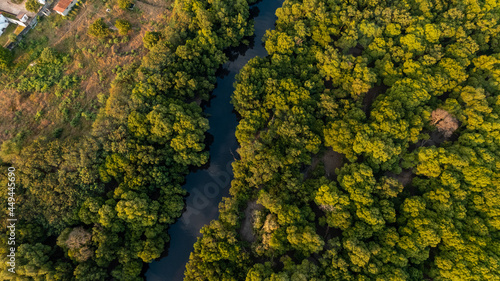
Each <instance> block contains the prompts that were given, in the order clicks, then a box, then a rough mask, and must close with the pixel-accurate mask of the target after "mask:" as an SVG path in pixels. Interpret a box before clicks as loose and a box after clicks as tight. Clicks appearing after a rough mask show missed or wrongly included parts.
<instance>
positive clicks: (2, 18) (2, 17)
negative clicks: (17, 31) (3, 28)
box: [0, 14, 9, 24]
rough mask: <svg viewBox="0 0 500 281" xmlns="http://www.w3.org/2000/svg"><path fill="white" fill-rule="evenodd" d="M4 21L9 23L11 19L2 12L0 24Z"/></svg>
mask: <svg viewBox="0 0 500 281" xmlns="http://www.w3.org/2000/svg"><path fill="white" fill-rule="evenodd" d="M4 22H6V23H9V20H8V19H7V18H6V17H5V16H4V15H2V14H0V24H2V23H4Z"/></svg>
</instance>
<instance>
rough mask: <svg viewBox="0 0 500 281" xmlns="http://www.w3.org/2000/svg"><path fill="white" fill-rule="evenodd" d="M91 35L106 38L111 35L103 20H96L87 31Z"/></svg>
mask: <svg viewBox="0 0 500 281" xmlns="http://www.w3.org/2000/svg"><path fill="white" fill-rule="evenodd" d="M87 32H88V34H89V35H91V36H94V37H100V38H102V37H106V36H108V34H109V28H108V26H107V25H106V23H105V22H104V20H103V19H102V18H98V19H96V20H95V21H94V22H93V23H92V24H91V25H90V26H89V30H88V31H87Z"/></svg>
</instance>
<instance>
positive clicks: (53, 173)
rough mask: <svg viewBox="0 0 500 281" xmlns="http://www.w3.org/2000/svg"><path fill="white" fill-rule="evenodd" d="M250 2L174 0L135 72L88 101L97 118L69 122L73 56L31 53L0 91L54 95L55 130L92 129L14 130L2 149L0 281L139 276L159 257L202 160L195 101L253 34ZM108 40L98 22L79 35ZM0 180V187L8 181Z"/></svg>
mask: <svg viewBox="0 0 500 281" xmlns="http://www.w3.org/2000/svg"><path fill="white" fill-rule="evenodd" d="M248 5H249V3H248V2H247V1H246V0H238V1H204V0H194V1H192V0H189V1H184V0H178V1H175V3H174V4H173V11H172V13H171V15H170V18H169V21H170V23H171V24H169V25H167V27H166V28H165V29H162V30H157V31H155V32H150V33H148V35H147V36H146V38H145V39H144V42H145V44H147V46H146V47H147V48H148V49H149V52H148V53H147V55H145V56H144V57H143V59H142V60H141V63H140V64H138V63H131V64H128V65H125V66H124V67H123V68H122V67H117V68H116V69H115V71H114V72H113V73H114V74H116V76H115V78H114V79H113V82H112V83H111V86H110V89H109V92H106V93H101V94H100V95H98V99H99V102H100V103H101V106H100V107H99V110H98V113H97V114H96V115H95V116H92V115H90V114H89V115H87V114H86V113H85V112H82V111H80V112H78V115H77V116H76V117H75V118H73V119H69V114H70V110H69V109H68V107H70V106H71V103H72V102H71V98H72V97H73V98H75V97H76V96H78V92H77V91H72V92H71V91H70V89H71V87H70V86H71V85H73V84H74V83H78V82H79V77H77V76H74V75H65V74H66V73H67V67H68V62H69V60H70V57H71V55H74V54H78V53H79V52H82V51H81V50H76V51H75V50H72V52H71V54H65V53H62V52H60V51H57V50H54V49H52V48H44V49H43V50H41V51H40V52H33V56H34V57H35V56H36V60H35V61H34V62H33V63H32V64H30V65H29V67H28V68H27V69H26V70H24V69H23V72H21V73H20V74H19V77H14V78H12V81H14V82H13V83H9V84H8V85H5V89H6V91H12V92H15V93H18V94H19V95H23V94H25V93H31V94H29V95H27V96H30V98H34V99H35V98H36V96H37V95H40V96H41V95H54V96H56V97H60V96H63V95H64V96H66V99H63V102H62V103H61V104H60V108H61V114H62V115H63V117H64V120H65V121H67V122H69V123H71V126H73V127H77V125H78V119H79V118H80V117H84V118H87V119H88V120H91V121H92V122H91V128H90V129H89V131H90V132H89V133H87V134H83V135H82V136H79V137H73V138H72V137H66V138H64V139H63V138H61V134H62V132H61V131H60V130H55V131H54V133H53V134H47V135H44V136H38V137H36V138H34V139H33V137H32V136H29V135H28V133H27V132H26V131H21V132H18V133H17V134H15V136H14V137H12V138H10V139H9V140H6V141H4V142H3V143H2V145H1V151H0V152H1V153H0V156H1V158H0V165H1V166H2V167H3V169H5V170H6V169H7V167H9V166H12V167H15V169H16V173H17V174H16V175H17V177H16V178H17V182H16V188H17V189H16V200H17V205H16V214H18V217H17V219H18V222H17V223H16V229H18V231H19V233H18V236H17V237H16V248H17V252H16V259H17V264H16V274H14V275H12V274H10V273H9V272H8V271H7V270H6V267H7V263H6V261H7V252H6V248H5V247H1V248H0V254H1V257H0V263H1V266H0V271H1V273H0V279H2V280H4V279H12V280H142V279H143V272H142V271H143V268H144V264H145V263H149V262H151V261H153V260H154V259H157V258H159V257H160V256H161V254H162V253H163V252H164V251H165V249H166V246H167V243H168V242H169V239H170V238H169V235H168V234H167V233H168V232H167V230H168V227H169V225H170V224H172V223H174V221H175V220H176V219H177V218H178V217H179V216H180V214H181V212H182V210H183V208H184V201H183V199H184V196H185V195H186V191H185V190H184V189H182V188H181V184H182V183H183V182H184V177H185V175H186V174H187V173H188V171H189V168H190V167H199V166H201V165H203V164H205V163H207V161H208V158H209V156H208V151H207V149H206V147H205V132H206V131H207V130H208V128H209V124H208V121H207V119H206V118H205V114H204V113H203V111H202V107H201V106H200V102H201V101H207V100H208V98H209V94H210V92H211V90H212V89H213V88H214V84H215V82H216V77H215V73H216V70H217V69H218V68H219V66H220V65H221V64H223V63H224V62H226V60H227V57H226V56H225V54H224V52H223V51H224V50H225V49H226V48H228V47H231V46H237V45H239V44H240V42H241V41H242V38H243V37H245V36H250V35H252V34H253V22H252V21H251V20H250V19H249V15H250V12H249V8H248ZM116 25H117V28H118V29H120V33H122V34H126V33H127V32H128V31H129V30H130V28H131V24H130V23H128V22H127V21H123V20H121V21H116ZM111 32H112V31H111V30H110V29H109V28H108V27H107V24H106V22H105V21H104V20H103V19H101V18H98V19H97V20H95V21H94V22H93V23H92V24H91V26H90V28H89V29H88V33H89V34H90V35H92V36H94V37H97V38H101V39H99V40H104V39H102V38H105V37H107V36H109V35H110V33H111ZM96 40H97V39H96ZM139 42H140V41H139ZM86 51H87V50H86ZM88 51H92V50H88ZM0 55H1V58H0V67H1V68H2V69H3V68H7V67H9V64H10V63H11V57H10V53H9V52H8V51H6V50H4V49H2V48H1V47H0ZM81 67H83V66H81ZM16 71H18V70H16ZM8 74H9V73H7V74H6V73H0V75H8ZM12 75H15V73H14V72H12ZM99 75H100V76H101V73H99ZM101 78H102V76H101V77H100V79H101ZM101 81H102V80H101ZM68 92H70V93H71V94H68ZM197 101H198V103H197ZM43 114H44V113H43V112H42V111H40V112H38V113H37V115H36V116H38V117H36V116H35V118H38V120H39V119H40V117H41V116H42V115H43ZM70 120H71V121H70ZM35 121H36V120H35ZM29 137H31V139H29ZM1 181H2V185H4V186H7V179H5V178H3V177H2V178H1ZM5 193H6V189H3V191H2V197H1V199H0V203H1V204H2V205H3V206H7V198H8V196H7V195H6V194H5ZM2 217H3V216H2ZM2 221H3V222H2V225H1V228H2V231H3V232H4V233H7V231H8V229H7V225H6V220H2ZM6 239H7V236H5V235H2V236H1V238H0V240H1V241H0V242H1V243H3V244H4V245H7V240H6Z"/></svg>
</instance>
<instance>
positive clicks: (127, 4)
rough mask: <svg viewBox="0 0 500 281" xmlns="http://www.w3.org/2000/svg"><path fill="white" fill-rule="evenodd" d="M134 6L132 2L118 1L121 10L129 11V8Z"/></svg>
mask: <svg viewBox="0 0 500 281" xmlns="http://www.w3.org/2000/svg"><path fill="white" fill-rule="evenodd" d="M132 4H133V1H132V0H118V7H120V9H124V10H125V9H128V7H130V5H132Z"/></svg>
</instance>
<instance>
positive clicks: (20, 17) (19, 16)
mask: <svg viewBox="0 0 500 281" xmlns="http://www.w3.org/2000/svg"><path fill="white" fill-rule="evenodd" d="M24 15H26V14H25V13H23V12H20V13H19V14H17V17H16V18H17V19H18V20H21V19H23V17H24Z"/></svg>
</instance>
